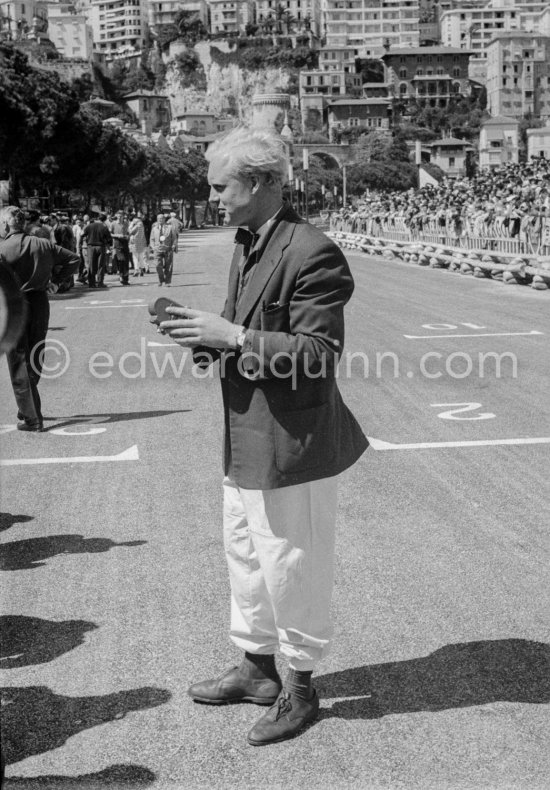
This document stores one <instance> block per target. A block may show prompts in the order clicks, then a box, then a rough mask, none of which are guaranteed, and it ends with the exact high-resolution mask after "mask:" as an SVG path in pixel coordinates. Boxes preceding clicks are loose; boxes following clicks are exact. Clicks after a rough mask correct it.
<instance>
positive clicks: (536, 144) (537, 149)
mask: <svg viewBox="0 0 550 790" xmlns="http://www.w3.org/2000/svg"><path fill="white" fill-rule="evenodd" d="M532 156H542V157H544V158H545V159H550V126H543V127H542V128H541V129H527V159H528V160H529V159H530V158H531V157H532Z"/></svg>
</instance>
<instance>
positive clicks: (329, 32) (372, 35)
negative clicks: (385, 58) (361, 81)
mask: <svg viewBox="0 0 550 790" xmlns="http://www.w3.org/2000/svg"><path fill="white" fill-rule="evenodd" d="M324 14H325V20H324V34H325V37H326V47H327V49H333V48H340V49H341V48H348V49H349V50H350V51H351V53H352V54H353V56H354V57H362V58H379V57H380V56H381V55H382V54H383V52H384V46H385V45H386V44H388V43H389V44H390V46H392V47H407V46H409V47H418V46H419V43H420V40H419V35H420V34H419V17H420V4H419V2H418V0H325V7H324Z"/></svg>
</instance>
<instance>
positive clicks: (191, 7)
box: [147, 0, 208, 30]
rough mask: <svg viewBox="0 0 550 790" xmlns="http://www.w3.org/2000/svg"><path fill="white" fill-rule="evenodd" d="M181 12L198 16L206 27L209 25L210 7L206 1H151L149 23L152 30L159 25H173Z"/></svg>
mask: <svg viewBox="0 0 550 790" xmlns="http://www.w3.org/2000/svg"><path fill="white" fill-rule="evenodd" d="M179 11H188V12H190V13H196V14H198V16H199V18H200V19H201V21H202V22H203V24H204V25H205V26H207V25H208V5H207V3H206V0H149V2H148V12H147V13H148V22H149V27H150V28H151V29H153V30H154V29H155V28H156V27H158V26H159V25H171V24H173V22H174V20H175V18H176V16H177V14H178V12H179Z"/></svg>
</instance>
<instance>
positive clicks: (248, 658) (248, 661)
mask: <svg viewBox="0 0 550 790" xmlns="http://www.w3.org/2000/svg"><path fill="white" fill-rule="evenodd" d="M241 669H242V670H244V671H245V672H246V673H248V674H250V676H251V677H256V678H257V677H259V676H264V677H266V678H270V679H271V680H279V679H280V678H279V673H278V672H277V667H276V666H275V656H274V655H273V654H271V655H257V654H256V653H245V654H244V658H243V660H242V663H241Z"/></svg>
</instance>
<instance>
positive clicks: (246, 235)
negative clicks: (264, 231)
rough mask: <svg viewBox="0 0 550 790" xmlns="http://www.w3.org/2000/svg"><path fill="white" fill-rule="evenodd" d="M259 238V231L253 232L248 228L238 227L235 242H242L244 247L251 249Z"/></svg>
mask: <svg viewBox="0 0 550 790" xmlns="http://www.w3.org/2000/svg"><path fill="white" fill-rule="evenodd" d="M259 238H260V237H259V235H258V234H257V233H251V231H249V230H246V228H237V233H236V235H235V244H242V245H243V247H247V248H248V249H249V250H250V249H251V248H252V247H253V246H254V245H255V244H256V242H257V241H258V239H259Z"/></svg>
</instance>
